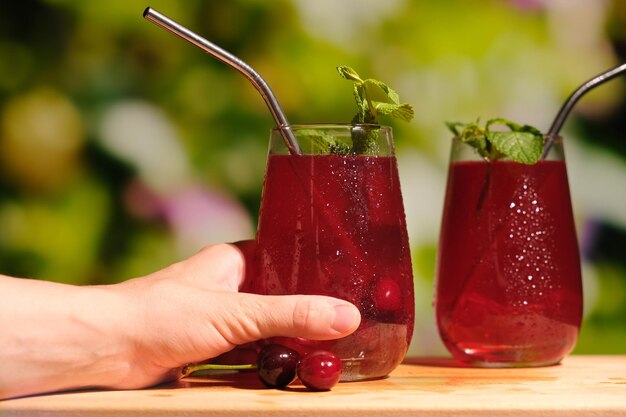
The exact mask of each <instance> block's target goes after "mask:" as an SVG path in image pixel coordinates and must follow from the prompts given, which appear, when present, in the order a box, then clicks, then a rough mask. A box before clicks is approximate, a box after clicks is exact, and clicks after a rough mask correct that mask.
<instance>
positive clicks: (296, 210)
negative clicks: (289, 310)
mask: <svg viewBox="0 0 626 417" xmlns="http://www.w3.org/2000/svg"><path fill="white" fill-rule="evenodd" d="M285 129H289V130H290V131H291V133H292V134H293V136H294V137H295V138H296V139H297V141H298V144H299V146H300V148H301V150H302V154H300V155H296V154H290V153H289V151H288V149H287V147H286V146H285V144H284V141H283V137H282V135H281V133H280V131H279V130H277V129H274V130H272V132H271V135H270V145H269V155H268V160H267V168H266V173H265V181H264V184H263V192H262V199H261V207H260V212H259V223H258V229H257V237H256V240H257V242H256V243H257V244H256V253H255V272H254V276H253V278H252V280H251V283H250V288H249V290H250V291H251V292H254V293H259V294H269V295H283V294H317V295H326V296H332V297H337V298H341V299H344V300H347V301H350V302H351V303H353V304H354V305H356V306H357V307H358V308H359V310H360V312H361V317H362V320H361V324H360V326H359V328H358V329H357V330H356V331H355V332H354V333H353V334H351V335H349V336H347V337H345V338H342V339H339V340H332V341H314V340H307V339H302V338H278V340H274V341H276V342H278V343H281V344H284V345H287V346H288V347H291V348H292V349H295V350H297V351H298V352H300V353H301V354H306V353H307V352H311V351H315V350H320V349H323V350H327V351H331V352H333V353H334V354H335V355H337V356H338V357H340V358H341V360H342V364H343V372H342V376H341V380H342V381H354V380H363V379H373V378H380V377H384V376H386V375H387V374H389V372H391V371H392V370H393V369H394V368H395V367H396V366H397V365H398V364H400V362H401V361H402V360H403V358H404V355H405V354H406V351H407V349H408V346H409V342H410V340H411V336H412V333H413V320H414V305H413V304H414V299H413V276H412V269H411V258H410V253H409V244H408V236H407V230H406V222H405V214H404V206H403V201H402V195H401V192H400V182H399V178H398V169H397V164H396V158H395V154H394V144H393V135H392V130H391V128H390V127H388V126H379V125H292V126H287V127H285Z"/></svg>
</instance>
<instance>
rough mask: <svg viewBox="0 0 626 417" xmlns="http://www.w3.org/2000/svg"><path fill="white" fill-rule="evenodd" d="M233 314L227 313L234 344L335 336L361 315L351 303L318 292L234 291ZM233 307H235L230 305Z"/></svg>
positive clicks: (349, 330) (356, 324)
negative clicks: (235, 301) (236, 301)
mask: <svg viewBox="0 0 626 417" xmlns="http://www.w3.org/2000/svg"><path fill="white" fill-rule="evenodd" d="M238 301H239V303H238V304H239V306H236V308H237V314H230V315H229V318H230V320H231V326H229V327H230V329H231V331H232V334H231V336H232V338H231V339H230V340H236V342H235V343H236V344H242V343H247V342H251V341H254V340H259V339H265V338H269V337H274V336H287V337H303V338H306V339H314V340H328V339H338V338H340V337H344V336H347V335H349V334H350V333H352V332H353V331H355V330H356V329H357V327H359V324H360V322H361V314H360V313H359V310H358V309H357V308H356V307H355V306H354V305H353V304H351V303H349V302H347V301H344V300H340V299H338V298H332V297H326V296H321V295H277V296H269V295H254V294H244V293H240V294H238ZM233 307H235V306H233Z"/></svg>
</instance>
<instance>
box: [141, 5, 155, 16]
mask: <svg viewBox="0 0 626 417" xmlns="http://www.w3.org/2000/svg"><path fill="white" fill-rule="evenodd" d="M152 10H153V9H152V7H146V10H144V11H143V17H146V16H148V15H149V14H151V13H152Z"/></svg>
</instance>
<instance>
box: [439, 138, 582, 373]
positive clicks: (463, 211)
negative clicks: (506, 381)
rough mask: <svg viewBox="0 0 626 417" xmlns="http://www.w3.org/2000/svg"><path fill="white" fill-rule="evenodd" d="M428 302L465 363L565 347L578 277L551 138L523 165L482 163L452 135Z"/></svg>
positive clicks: (542, 355) (578, 304) (554, 352)
mask: <svg viewBox="0 0 626 417" xmlns="http://www.w3.org/2000/svg"><path fill="white" fill-rule="evenodd" d="M435 307H436V317H437V325H438V329H439V333H440V335H441V338H442V340H443V342H444V344H445V345H446V347H447V348H448V350H449V351H450V352H451V353H452V355H453V356H454V357H455V358H457V359H458V360H460V361H463V362H466V363H471V364H474V365H477V366H486V367H504V366H540V365H550V364H555V363H558V362H559V361H560V360H561V359H562V358H563V357H564V356H566V355H567V354H568V353H569V352H570V351H571V350H572V349H573V348H574V345H575V343H576V340H577V337H578V331H579V328H580V324H581V316H582V282H581V271H580V257H579V251H578V244H577V239H576V232H575V228H574V219H573V215H572V207H571V202H570V194H569V185H568V180H567V172H566V165H565V158H564V154H563V145H562V141H561V139H560V138H556V140H555V141H554V143H553V144H552V146H551V148H550V151H549V153H548V155H547V156H546V157H545V158H544V159H542V160H540V161H539V162H537V163H535V164H532V165H526V164H522V163H518V162H513V161H510V160H506V159H502V160H496V161H486V160H484V159H482V158H481V157H479V156H478V154H477V153H476V152H474V149H473V148H471V147H470V146H469V145H467V144H466V143H463V142H461V141H460V140H459V139H458V138H454V139H453V141H452V150H451V155H450V164H449V170H448V180H447V187H446V196H445V204H444V213H443V220H442V225H441V235H440V243H439V252H438V259H437V284H436V296H435Z"/></svg>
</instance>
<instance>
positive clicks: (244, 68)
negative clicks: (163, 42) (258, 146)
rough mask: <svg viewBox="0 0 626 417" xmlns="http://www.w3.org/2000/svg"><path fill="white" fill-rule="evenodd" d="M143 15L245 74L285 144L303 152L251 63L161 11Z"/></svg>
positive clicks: (294, 152)
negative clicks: (272, 118)
mask: <svg viewBox="0 0 626 417" xmlns="http://www.w3.org/2000/svg"><path fill="white" fill-rule="evenodd" d="M143 17H145V18H146V19H147V20H149V21H151V22H152V23H154V24H156V25H157V26H160V27H162V28H164V29H166V30H168V31H170V32H172V33H173V34H175V35H177V36H180V37H181V38H183V39H184V40H186V41H188V42H190V43H192V44H193V45H195V46H197V47H198V48H200V49H202V50H203V51H204V52H206V53H208V54H209V55H212V56H213V57H215V58H217V59H219V60H220V61H222V62H224V63H225V64H227V65H230V66H231V67H233V68H235V69H236V70H238V71H239V72H241V73H242V74H243V75H245V76H246V78H247V79H248V80H249V81H250V82H251V83H252V85H254V87H255V88H256V89H257V90H258V91H259V93H261V96H262V97H263V100H264V101H265V104H267V107H269V109H270V112H271V113H272V116H273V117H274V120H275V121H276V124H277V126H278V129H279V130H280V132H281V134H282V136H283V139H284V140H285V144H286V145H287V148H288V149H289V152H290V153H291V154H300V153H301V152H300V146H299V145H298V141H297V140H296V138H295V136H294V135H293V133H292V132H291V130H290V129H289V128H288V125H289V122H288V121H287V118H286V117H285V113H284V112H283V111H282V109H281V108H280V105H279V104H278V100H277V99H276V97H275V96H274V93H273V92H272V90H271V89H270V87H269V86H268V85H267V83H266V82H265V80H264V79H263V78H262V77H261V76H260V75H259V74H258V73H257V72H256V71H255V70H254V69H253V68H252V67H251V66H250V65H248V64H246V63H245V62H243V61H242V60H241V59H239V58H237V57H236V56H234V55H233V54H231V53H230V52H227V51H225V50H224V49H222V48H220V47H219V46H217V45H215V44H214V43H212V42H209V41H208V40H206V39H204V38H203V37H201V36H200V35H198V34H196V33H194V32H192V31H190V30H189V29H187V28H186V27H184V26H182V25H181V24H179V23H177V22H175V21H173V20H172V19H170V18H169V17H167V16H165V15H163V14H161V13H159V12H158V11H156V10H154V9H153V8H151V7H148V8H146V10H144V12H143Z"/></svg>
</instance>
